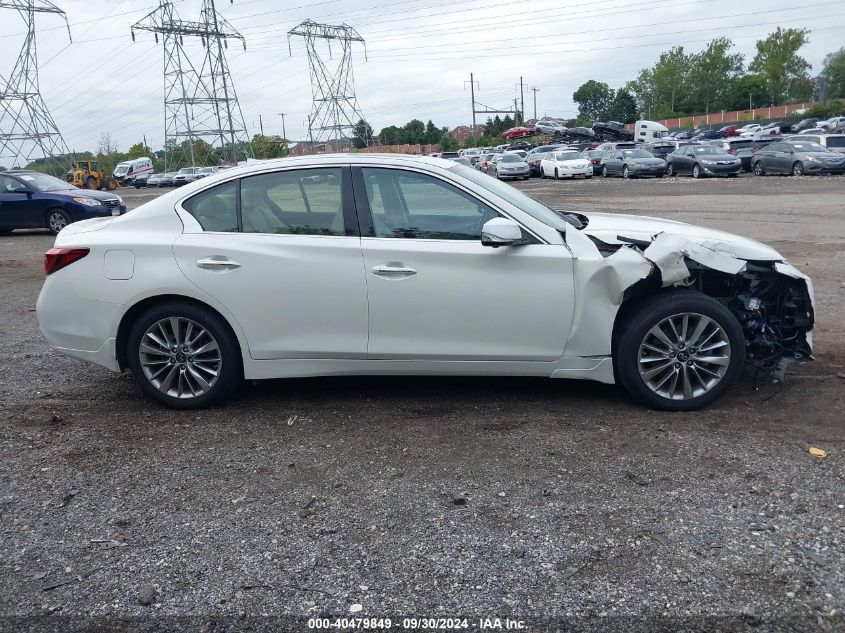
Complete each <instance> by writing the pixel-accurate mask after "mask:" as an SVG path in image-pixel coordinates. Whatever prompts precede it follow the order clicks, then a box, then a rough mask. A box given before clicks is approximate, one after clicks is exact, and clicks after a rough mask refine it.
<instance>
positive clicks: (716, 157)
mask: <svg viewBox="0 0 845 633" xmlns="http://www.w3.org/2000/svg"><path fill="white" fill-rule="evenodd" d="M740 170H742V160H741V159H740V158H737V157H736V156H733V155H731V154H729V153H728V152H726V151H725V150H723V149H722V148H721V147H718V146H716V145H686V146H684V147H679V148H678V149H676V150H675V151H674V152H672V153H671V154H669V156H667V157H666V174H667V175H668V176H679V175H681V174H692V177H693V178H705V177H707V176H728V177H730V178H736V177H737V175H738V174H739V172H740Z"/></svg>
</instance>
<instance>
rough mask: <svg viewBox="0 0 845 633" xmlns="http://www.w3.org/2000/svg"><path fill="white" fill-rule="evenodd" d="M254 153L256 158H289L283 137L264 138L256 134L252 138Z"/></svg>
mask: <svg viewBox="0 0 845 633" xmlns="http://www.w3.org/2000/svg"><path fill="white" fill-rule="evenodd" d="M252 153H253V155H254V156H255V157H256V158H261V159H268V158H282V157H284V156H287V154H288V152H287V148H286V147H285V141H284V139H283V138H282V137H281V136H276V135H273V136H263V135H261V134H256V135H255V136H253V137H252Z"/></svg>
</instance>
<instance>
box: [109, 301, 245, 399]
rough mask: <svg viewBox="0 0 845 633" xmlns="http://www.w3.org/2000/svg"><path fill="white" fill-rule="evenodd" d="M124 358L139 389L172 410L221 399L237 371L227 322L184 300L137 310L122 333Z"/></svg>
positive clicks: (235, 351)
mask: <svg viewBox="0 0 845 633" xmlns="http://www.w3.org/2000/svg"><path fill="white" fill-rule="evenodd" d="M126 358H127V360H128V364H129V368H130V369H131V370H132V374H133V376H134V377H135V380H136V381H137V382H138V384H139V386H140V387H141V388H142V389H143V390H144V392H146V393H147V394H148V395H149V396H151V397H152V398H154V399H155V400H157V401H158V402H160V403H162V404H164V405H166V406H168V407H173V408H177V409H195V408H200V407H205V406H209V405H212V404H216V403H219V402H222V401H223V400H225V399H226V398H227V397H228V396H229V395H231V394H232V392H233V391H234V390H235V388H236V387H237V386H238V385H239V384H240V381H241V377H242V375H243V370H242V365H241V357H240V349H239V347H238V344H237V341H236V340H235V339H234V337H233V335H232V334H231V330H230V329H229V327H228V326H227V324H226V323H225V322H224V321H223V320H222V319H221V318H220V317H219V316H218V315H216V314H215V313H213V312H211V311H210V310H207V309H205V308H203V307H201V306H198V305H195V304H190V303H182V302H172V303H165V304H161V305H158V306H153V307H151V308H149V309H147V310H146V311H145V312H144V313H143V314H141V316H140V317H139V318H138V319H137V320H136V321H135V323H134V324H133V325H132V328H131V330H130V332H129V336H128V337H127V343H126Z"/></svg>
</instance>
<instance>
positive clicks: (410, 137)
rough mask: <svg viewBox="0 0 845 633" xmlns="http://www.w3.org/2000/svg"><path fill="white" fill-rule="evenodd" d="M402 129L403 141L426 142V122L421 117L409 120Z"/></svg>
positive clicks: (412, 142)
mask: <svg viewBox="0 0 845 633" xmlns="http://www.w3.org/2000/svg"><path fill="white" fill-rule="evenodd" d="M402 131H403V134H402V136H403V139H402V141H401V142H402V143H411V144H416V143H425V123H423V122H422V121H420V120H419V119H411V120H410V121H408V122H407V123H406V124H405V127H404V128H402Z"/></svg>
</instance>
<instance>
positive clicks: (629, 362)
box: [615, 290, 745, 411]
mask: <svg viewBox="0 0 845 633" xmlns="http://www.w3.org/2000/svg"><path fill="white" fill-rule="evenodd" d="M744 362H745V337H744V335H743V332H742V328H741V326H740V325H739V322H738V321H737V319H736V317H735V316H734V315H733V314H732V313H731V312H730V310H728V308H727V307H726V306H725V305H723V304H722V303H719V302H718V301H716V300H715V299H713V298H712V297H708V296H707V295H704V294H702V293H699V292H694V291H690V290H679V291H675V292H670V293H665V294H660V295H656V296H654V297H652V298H650V299H647V300H645V301H644V302H643V303H642V304H640V305H639V306H637V308H635V309H634V312H633V313H631V314H630V315H629V316H628V317H627V318H626V328H625V330H624V331H623V333H622V336H621V337H620V339H619V344H618V346H617V350H616V354H615V363H616V373H617V376H618V378H619V381H620V383H621V384H622V385H623V386H624V387H625V389H626V390H627V391H628V393H630V394H631V395H632V396H634V397H635V398H637V399H639V400H641V401H643V402H644V403H646V404H648V405H650V406H653V407H656V408H658V409H665V410H670V411H686V410H692V409H699V408H701V407H704V406H707V405H708V404H710V403H712V402H714V401H715V400H716V399H718V398H719V397H721V396H722V394H724V392H725V391H726V390H727V389H728V388H730V386H731V384H732V383H733V382H734V380H735V379H736V377H737V376H738V374H739V372H740V370H741V369H742V366H743V364H744Z"/></svg>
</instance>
